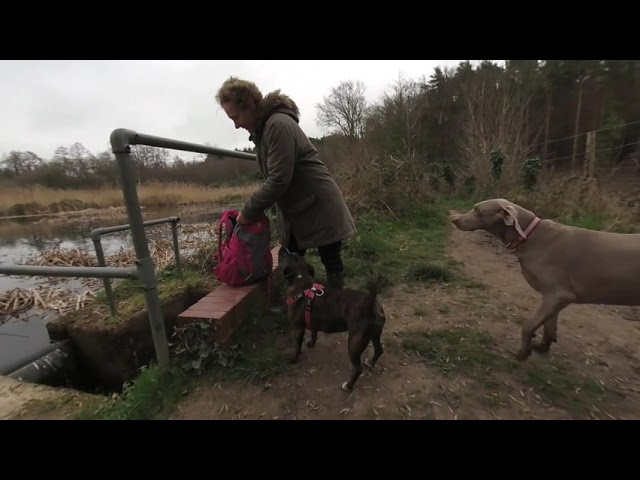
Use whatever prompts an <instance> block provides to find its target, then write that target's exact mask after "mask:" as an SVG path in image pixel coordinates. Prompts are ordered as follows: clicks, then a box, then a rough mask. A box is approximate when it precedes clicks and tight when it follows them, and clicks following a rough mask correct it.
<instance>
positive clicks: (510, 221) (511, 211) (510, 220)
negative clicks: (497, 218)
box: [502, 205, 518, 226]
mask: <svg viewBox="0 0 640 480" xmlns="http://www.w3.org/2000/svg"><path fill="white" fill-rule="evenodd" d="M502 219H503V220H504V224H505V225H508V226H512V225H515V224H517V223H518V211H517V210H516V208H515V207H514V206H513V205H505V206H503V207H502Z"/></svg>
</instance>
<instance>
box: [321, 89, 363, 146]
mask: <svg viewBox="0 0 640 480" xmlns="http://www.w3.org/2000/svg"><path fill="white" fill-rule="evenodd" d="M364 91H365V86H364V83H362V82H361V81H352V80H349V81H346V82H340V84H339V85H338V86H337V87H333V88H332V89H331V92H330V94H329V95H328V96H326V97H324V99H323V100H322V103H318V104H316V108H317V109H318V114H317V122H318V124H319V125H321V126H322V127H325V128H327V129H329V130H332V131H335V132H336V133H341V134H343V135H345V136H346V137H349V138H362V135H363V133H364V126H365V118H366V114H367V101H366V99H365V96H364Z"/></svg>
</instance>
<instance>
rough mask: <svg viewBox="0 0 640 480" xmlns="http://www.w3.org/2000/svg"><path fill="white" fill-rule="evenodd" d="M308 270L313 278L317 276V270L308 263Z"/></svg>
mask: <svg viewBox="0 0 640 480" xmlns="http://www.w3.org/2000/svg"><path fill="white" fill-rule="evenodd" d="M307 272H309V275H311V277H312V278H316V270H315V269H314V268H313V267H312V266H311V265H309V264H308V263H307Z"/></svg>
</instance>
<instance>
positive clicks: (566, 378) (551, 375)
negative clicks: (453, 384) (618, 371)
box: [401, 327, 606, 414]
mask: <svg viewBox="0 0 640 480" xmlns="http://www.w3.org/2000/svg"><path fill="white" fill-rule="evenodd" d="M401 347H402V348H403V349H404V350H405V351H407V352H410V353H413V354H415V355H418V356H419V357H421V358H422V359H423V360H424V361H425V362H427V363H428V364H429V365H431V366H433V367H434V368H436V370H437V371H438V372H439V373H440V374H441V375H445V376H450V375H465V376H468V377H472V378H475V379H477V380H479V381H481V382H482V383H483V385H484V386H485V387H486V388H487V389H489V390H495V385H496V381H495V376H494V374H496V373H509V374H511V375H513V376H514V378H515V379H516V380H518V381H519V382H522V383H523V384H525V385H528V386H530V387H533V388H534V389H535V391H536V392H537V393H538V394H539V395H540V396H541V398H543V399H544V400H545V401H547V402H549V403H552V404H554V405H557V406H560V407H562V408H565V409H567V410H568V411H571V412H574V413H576V414H583V413H585V412H586V411H588V409H589V407H590V406H591V405H592V403H593V401H595V400H597V399H598V398H599V397H601V396H602V395H603V394H605V393H606V391H605V389H604V388H603V387H602V386H601V385H600V384H598V383H597V382H596V381H595V380H593V379H588V378H582V377H579V376H577V375H576V374H575V373H573V372H572V371H571V369H570V367H569V366H568V365H567V364H566V363H563V362H562V361H559V360H556V359H550V361H549V363H546V364H544V365H532V364H531V363H520V362H518V361H516V360H515V359H511V358H505V357H504V356H503V355H501V354H500V353H499V352H498V350H497V349H496V346H495V341H494V339H493V338H492V337H491V336H490V335H489V334H488V333H486V332H483V331H481V330H476V329H472V328H469V327H457V328H450V329H437V330H425V331H422V332H415V333H412V334H408V335H406V336H405V337H404V338H403V339H402V341H401ZM489 393H491V392H489ZM494 393H495V392H494ZM486 400H487V401H488V402H493V401H497V397H495V395H494V396H491V395H488V397H487V398H486Z"/></svg>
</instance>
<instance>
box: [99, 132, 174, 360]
mask: <svg viewBox="0 0 640 480" xmlns="http://www.w3.org/2000/svg"><path fill="white" fill-rule="evenodd" d="M136 136H137V134H136V132H134V131H132V130H125V129H116V130H114V131H113V132H111V137H110V140H111V149H112V151H113V153H114V154H115V157H116V161H117V163H118V167H119V169H120V179H121V184H122V193H123V195H124V201H125V205H126V207H127V215H128V217H129V225H130V226H131V236H132V238H133V247H134V249H135V252H136V257H137V265H138V272H139V275H140V281H141V283H142V287H143V289H144V296H145V300H146V303H147V313H148V315H149V323H150V325H151V335H152V337H153V345H154V347H155V351H156V357H157V360H158V366H159V367H160V369H161V370H164V369H166V368H167V367H168V366H169V344H168V341H167V333H166V330H165V325H164V319H163V316H162V308H161V306H160V297H159V295H158V280H157V278H156V273H155V268H154V265H153V260H152V259H151V254H150V253H149V245H148V244H147V237H146V234H145V231H144V225H143V221H142V212H141V211H140V202H139V200H138V191H137V189H136V182H135V176H134V170H133V162H132V160H131V146H130V145H131V143H132V141H135V137H136Z"/></svg>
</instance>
